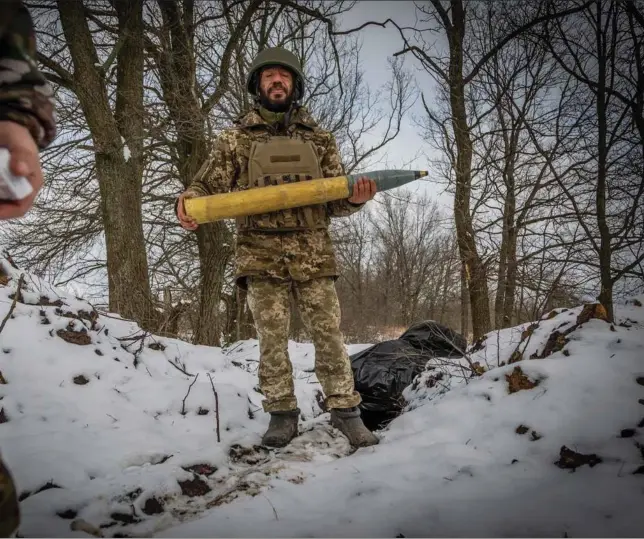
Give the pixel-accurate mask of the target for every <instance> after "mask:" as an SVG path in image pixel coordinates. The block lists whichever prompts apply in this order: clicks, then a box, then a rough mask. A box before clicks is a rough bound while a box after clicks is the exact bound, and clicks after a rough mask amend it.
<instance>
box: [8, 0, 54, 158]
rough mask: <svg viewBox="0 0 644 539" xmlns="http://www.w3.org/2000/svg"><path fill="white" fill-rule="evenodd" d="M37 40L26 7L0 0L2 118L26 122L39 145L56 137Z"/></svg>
mask: <svg viewBox="0 0 644 539" xmlns="http://www.w3.org/2000/svg"><path fill="white" fill-rule="evenodd" d="M35 57H36V41H35V37H34V30H33V24H32V21H31V17H30V15H29V12H28V11H27V8H25V7H24V6H23V5H22V3H21V2H19V1H17V0H2V1H0V121H3V120H11V121H13V122H16V123H19V124H21V125H24V126H25V127H26V128H27V129H29V132H30V133H31V135H32V136H33V138H34V140H35V142H36V144H37V145H38V147H39V148H45V147H46V146H47V145H48V144H49V143H50V142H51V141H52V140H53V139H54V137H55V136H56V120H55V118H54V101H53V97H52V96H53V92H52V89H51V86H50V85H49V83H48V82H47V80H46V79H45V77H44V75H43V74H42V73H41V72H40V71H39V70H38V68H37V67H36V62H35Z"/></svg>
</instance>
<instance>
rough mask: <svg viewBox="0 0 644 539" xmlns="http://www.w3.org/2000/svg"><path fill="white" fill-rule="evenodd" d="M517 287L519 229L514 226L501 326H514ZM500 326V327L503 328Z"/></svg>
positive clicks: (509, 250) (511, 231)
mask: <svg viewBox="0 0 644 539" xmlns="http://www.w3.org/2000/svg"><path fill="white" fill-rule="evenodd" d="M516 288H517V231H516V228H515V227H512V228H511V229H510V231H509V234H508V260H507V269H506V276H505V292H504V304H503V319H502V324H501V328H509V327H512V315H513V314H514V296H515V294H516ZM501 328H499V329H501Z"/></svg>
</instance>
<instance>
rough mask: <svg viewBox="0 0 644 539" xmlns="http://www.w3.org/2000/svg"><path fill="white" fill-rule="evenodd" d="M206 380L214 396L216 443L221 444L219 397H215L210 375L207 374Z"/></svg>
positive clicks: (215, 391)
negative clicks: (208, 379)
mask: <svg viewBox="0 0 644 539" xmlns="http://www.w3.org/2000/svg"><path fill="white" fill-rule="evenodd" d="M208 378H210V385H211V386H212V392H213V393H214V394H215V421H216V422H217V441H218V442H221V436H220V434H219V395H217V390H216V389H215V384H214V383H213V381H212V376H210V373H208Z"/></svg>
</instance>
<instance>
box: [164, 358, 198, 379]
mask: <svg viewBox="0 0 644 539" xmlns="http://www.w3.org/2000/svg"><path fill="white" fill-rule="evenodd" d="M176 359H177V361H179V358H176ZM168 363H170V365H172V366H173V367H174V368H175V369H177V370H178V371H179V372H181V373H183V374H185V375H186V376H194V374H190V373H189V372H188V371H187V370H186V366H185V363H184V364H183V368H182V367H180V366H179V365H177V364H176V363H172V361H170V360H169V359H168Z"/></svg>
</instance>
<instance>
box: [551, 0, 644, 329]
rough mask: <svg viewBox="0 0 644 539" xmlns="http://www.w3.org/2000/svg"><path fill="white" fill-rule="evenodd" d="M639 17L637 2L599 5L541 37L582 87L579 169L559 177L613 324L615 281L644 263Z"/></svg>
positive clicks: (578, 91)
mask: <svg viewBox="0 0 644 539" xmlns="http://www.w3.org/2000/svg"><path fill="white" fill-rule="evenodd" d="M638 13H639V11H638V10H637V7H636V6H635V4H633V3H632V2H626V3H623V2H618V1H611V2H600V1H598V0H597V1H594V2H592V4H590V5H586V6H585V7H584V10H583V11H582V12H581V13H580V14H579V15H578V16H575V17H571V18H570V19H567V20H563V21H562V20H557V21H555V22H554V23H553V24H550V25H547V26H546V27H545V29H544V30H545V31H544V33H543V43H544V46H546V47H548V50H549V51H550V53H551V54H552V55H553V57H554V58H555V59H556V60H557V62H558V63H559V65H560V66H561V67H562V69H563V70H564V71H565V72H566V73H567V74H568V76H569V77H570V78H571V80H572V81H573V82H571V84H573V83H574V84H575V85H576V87H575V97H576V104H577V107H576V108H575V112H577V111H578V113H577V114H574V113H573V114H570V112H568V117H569V118H570V117H571V116H572V118H570V120H569V123H570V124H572V125H573V128H572V129H571V131H572V133H571V135H572V137H574V138H573V140H574V143H573V142H570V143H569V144H568V145H567V148H566V150H567V156H568V157H569V158H571V159H574V160H575V161H576V162H577V163H578V166H577V167H576V169H575V170H574V171H572V175H571V176H569V177H568V178H566V179H565V181H564V178H562V177H561V176H557V178H558V182H559V185H560V187H561V189H562V190H563V191H564V192H565V193H566V196H567V198H568V201H569V205H570V207H571V210H572V211H573V212H574V214H575V215H576V217H577V219H578V221H579V223H580V224H581V226H582V228H583V230H584V232H585V235H586V238H587V240H588V242H589V244H590V245H591V246H592V251H591V252H592V253H593V254H594V255H595V256H596V258H595V259H594V260H593V258H594V257H593V258H589V257H588V256H587V255H586V253H578V258H577V260H578V261H583V262H585V264H587V265H588V266H589V267H591V268H597V270H598V273H599V281H600V293H599V297H598V299H599V301H600V302H601V303H602V304H603V305H604V306H605V307H606V309H607V311H608V316H609V319H610V320H612V319H613V288H614V285H615V283H616V282H617V281H619V280H620V279H623V278H625V277H627V276H629V275H631V274H633V273H634V274H635V275H638V272H637V269H638V267H639V264H640V263H641V262H642V261H643V260H644V248H643V245H642V243H643V242H642V235H641V231H642V229H643V227H644V221H643V220H642V217H643V216H642V211H641V206H642V203H641V201H642V195H643V194H644V183H643V182H642V177H643V176H642V171H643V168H644V154H643V153H642V148H643V144H644V138H642V135H644V130H642V127H644V122H643V121H642V119H641V111H642V107H641V104H642V102H643V101H644V84H643V83H644V79H643V78H642V67H641V62H640V65H639V66H638V67H636V68H635V73H633V63H632V55H633V51H635V55H636V58H637V57H639V58H641V54H642V29H643V27H642V26H641V25H639V26H638V25H637V24H636V21H637V18H638V17H637V14H638ZM638 114H639V116H638ZM638 276H639V277H640V278H641V277H642V275H641V273H640V274H639V275H638Z"/></svg>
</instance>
